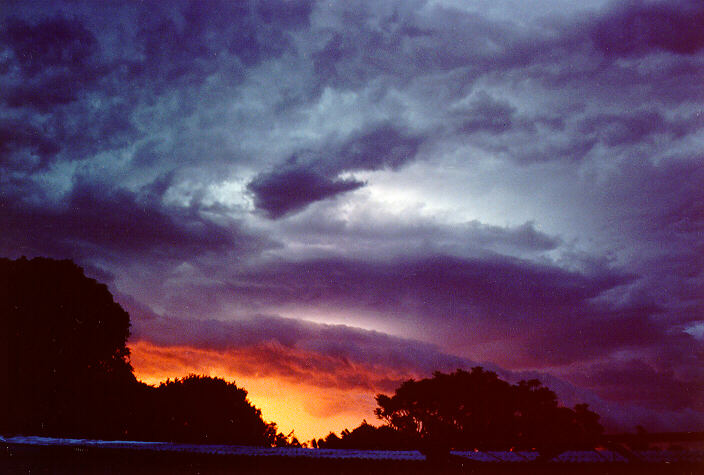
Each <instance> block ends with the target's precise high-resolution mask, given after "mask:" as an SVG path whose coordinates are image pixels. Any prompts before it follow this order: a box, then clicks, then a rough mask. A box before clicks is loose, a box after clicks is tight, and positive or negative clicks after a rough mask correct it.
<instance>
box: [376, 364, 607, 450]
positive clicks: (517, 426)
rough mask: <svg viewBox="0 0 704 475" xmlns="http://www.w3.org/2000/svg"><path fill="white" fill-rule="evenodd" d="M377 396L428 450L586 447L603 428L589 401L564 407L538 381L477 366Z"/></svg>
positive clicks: (388, 416)
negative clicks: (510, 378)
mask: <svg viewBox="0 0 704 475" xmlns="http://www.w3.org/2000/svg"><path fill="white" fill-rule="evenodd" d="M376 400H377V403H378V406H379V407H378V408H377V409H376V411H375V413H376V415H377V417H379V418H380V419H382V420H384V421H385V422H386V423H387V424H388V425H389V426H390V427H392V428H394V429H396V430H398V431H400V432H402V433H403V434H406V435H407V436H409V437H413V438H414V440H415V441H416V444H417V446H418V447H419V448H421V449H422V450H425V451H427V452H440V453H442V452H446V451H448V450H449V449H450V448H464V449H475V448H478V449H508V448H511V447H517V448H524V449H530V448H537V449H539V450H541V451H543V452H554V451H561V450H564V449H567V448H586V447H593V446H594V445H595V444H596V443H597V442H598V439H599V436H600V434H601V432H602V430H603V429H602V427H601V425H600V424H599V422H598V420H599V416H598V415H597V414H595V413H594V412H592V411H590V410H589V409H588V408H587V406H586V405H578V406H576V407H575V409H569V408H566V407H560V406H559V404H558V401H557V397H556V395H555V393H554V392H552V391H551V390H549V389H548V388H545V387H543V386H542V385H541V384H540V382H539V381H537V380H532V381H528V382H525V381H522V382H520V383H519V384H516V385H511V384H509V383H507V382H505V381H503V380H501V379H499V377H498V376H497V375H496V374H495V373H493V372H490V371H485V370H483V369H482V368H479V367H477V368H473V369H472V371H471V372H467V371H463V370H457V371H456V372H454V373H451V374H444V373H440V372H436V373H435V374H434V375H433V377H432V378H427V379H422V380H420V381H414V380H409V381H406V382H404V383H403V384H401V386H400V387H399V388H398V389H396V392H395V393H394V395H393V396H386V395H384V394H379V395H377V397H376Z"/></svg>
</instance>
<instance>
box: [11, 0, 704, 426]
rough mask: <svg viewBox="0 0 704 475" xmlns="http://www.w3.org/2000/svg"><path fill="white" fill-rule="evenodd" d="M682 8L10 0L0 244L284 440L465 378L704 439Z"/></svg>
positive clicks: (701, 31)
mask: <svg viewBox="0 0 704 475" xmlns="http://www.w3.org/2000/svg"><path fill="white" fill-rule="evenodd" d="M702 84H704V4H702V3H701V2H698V1H682V0H672V1H659V2H658V1H619V2H608V1H580V2H568V1H557V0H552V1H537V0H530V1H526V0H520V1H519V0H491V1H487V0H476V1H471V0H467V1H452V0H447V1H444V0H434V1H431V0H428V1H415V0H404V1H394V0H388V1H383V2H378V1H375V0H368V1H365V0H361V1H344V2H343V1H340V2H335V1H325V2H323V1H320V2H315V1H312V0H310V1H309V0H301V1H284V0H276V1H273V0H272V1H261V2H248V1H242V2H230V1H224V2H217V1H201V2H178V1H173V2H171V1H170V2H157V1H154V2H150V1H140V2H136V1H135V2H122V1H121V2H78V1H71V2H61V1H53V0H52V1H50V2H42V1H19V2H17V1H6V2H4V7H3V8H2V10H0V228H1V229H2V232H1V233H0V254H1V255H3V256H6V257H12V258H17V257H20V256H22V255H25V256H28V257H31V256H49V257H55V258H70V259H73V260H74V261H76V262H77V263H78V264H80V265H81V266H82V267H83V268H84V269H85V271H86V273H87V274H88V275H89V276H91V277H94V278H96V279H98V280H100V281H102V282H105V283H106V284H108V286H109V289H110V290H111V292H112V293H113V295H114V296H115V299H116V300H117V301H118V302H119V303H120V304H121V305H122V306H123V307H124V308H125V309H126V310H128V311H129V313H130V316H131V322H132V328H131V330H132V336H131V338H130V340H129V346H130V348H131V351H132V356H131V361H132V364H133V366H134V369H135V373H136V375H137V376H138V377H139V378H140V379H142V380H144V381H145V382H148V383H152V384H156V383H158V382H159V381H161V380H164V379H166V378H167V377H168V378H174V377H180V376H184V375H187V374H188V373H191V372H197V373H202V374H211V375H214V376H221V377H225V378H227V379H228V380H235V382H236V383H237V384H238V385H240V386H243V387H244V388H245V389H247V390H248V391H249V396H250V400H251V401H252V402H253V403H255V405H257V406H258V407H260V408H262V411H263V414H264V417H265V418H266V419H267V420H273V421H275V422H277V423H278V424H279V426H280V428H281V429H282V430H284V431H286V432H287V431H290V430H294V429H295V434H296V435H297V436H298V437H299V438H300V439H302V440H305V439H309V438H311V437H321V436H325V435H326V434H327V433H328V432H330V431H336V432H339V431H340V430H342V429H344V428H346V427H347V428H350V429H351V428H353V427H356V426H357V425H358V424H359V423H360V422H361V420H362V419H366V420H367V421H369V422H375V417H374V414H373V409H374V407H375V402H374V395H375V394H377V393H387V394H388V393H391V392H393V390H394V388H396V387H397V386H398V385H399V384H400V382H402V381H404V380H406V379H409V378H422V377H428V376H430V375H431V374H432V372H433V371H436V370H439V371H452V370H454V369H457V368H465V369H468V368H471V367H473V366H476V365H481V366H484V367H485V368H488V369H491V370H494V371H497V372H498V373H499V375H500V376H501V377H503V378H505V379H508V380H510V381H518V380H519V379H522V378H530V377H538V378H539V379H540V380H541V381H543V382H544V383H545V384H546V385H547V386H548V387H550V388H552V389H554V390H555V391H556V392H557V394H558V396H559V397H560V399H561V400H562V401H563V402H564V403H565V404H567V405H573V404H575V403H579V402H588V403H589V404H590V407H592V408H593V409H594V410H595V411H596V412H598V413H599V414H600V415H601V416H602V422H603V423H604V424H605V426H606V427H607V430H609V431H621V430H628V431H633V430H634V429H635V427H636V425H639V424H640V425H642V426H644V427H645V428H646V429H648V430H650V431H656V430H704V364H703V363H704V361H703V360H704V167H703V166H702V165H704V115H703V108H704V88H703V87H702Z"/></svg>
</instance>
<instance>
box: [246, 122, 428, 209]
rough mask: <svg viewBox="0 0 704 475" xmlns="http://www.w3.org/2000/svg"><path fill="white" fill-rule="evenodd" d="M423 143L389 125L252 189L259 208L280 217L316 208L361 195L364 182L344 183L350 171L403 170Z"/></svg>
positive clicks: (270, 175)
mask: <svg viewBox="0 0 704 475" xmlns="http://www.w3.org/2000/svg"><path fill="white" fill-rule="evenodd" d="M421 144H422V138H421V137H419V136H415V135H412V134H410V133H405V132H402V131H400V130H399V129H398V128H397V127H393V126H391V125H389V124H380V125H378V126H376V127H373V128H371V130H363V131H359V132H357V133H355V134H353V135H352V137H350V138H348V139H347V140H346V141H344V143H342V144H339V145H327V146H326V147H325V149H323V150H319V151H306V152H303V153H301V154H300V156H298V155H294V156H292V157H291V158H289V159H288V161H286V162H285V163H284V164H283V165H280V166H279V167H278V168H277V169H275V170H273V171H271V172H265V173H262V174H260V175H258V176H256V177H255V178H254V179H253V180H252V181H251V182H250V183H249V185H248V189H249V191H250V192H251V193H252V194H253V195H254V204H255V206H256V207H257V208H258V209H261V210H263V211H265V212H266V214H267V215H268V216H269V217H270V218H274V219H276V218H280V217H282V216H284V215H286V214H289V213H292V212H296V211H299V210H301V209H303V208H305V207H306V206H308V205H309V204H311V203H314V202H316V201H320V200H323V199H326V198H330V197H333V196H335V195H338V194H341V193H345V192H348V191H352V190H356V189H358V188H360V187H362V186H364V183H362V182H360V181H358V180H354V179H342V178H338V175H339V174H340V173H342V172H346V171H358V170H381V169H397V168H399V167H401V166H402V165H403V164H404V163H406V162H408V161H410V160H412V159H413V158H415V156H416V154H417V153H418V149H419V148H420V146H421Z"/></svg>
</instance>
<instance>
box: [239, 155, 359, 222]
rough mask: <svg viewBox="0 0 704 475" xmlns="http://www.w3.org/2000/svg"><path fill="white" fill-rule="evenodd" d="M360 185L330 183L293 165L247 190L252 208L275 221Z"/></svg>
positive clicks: (329, 179)
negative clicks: (254, 207)
mask: <svg viewBox="0 0 704 475" xmlns="http://www.w3.org/2000/svg"><path fill="white" fill-rule="evenodd" d="M363 185H364V183H362V182H359V181H356V180H343V179H334V178H333V179H331V178H328V177H326V176H323V175H321V174H319V173H316V172H315V171H311V170H308V169H307V168H306V167H299V166H296V165H295V164H292V165H290V166H284V167H282V168H279V169H277V170H276V171H274V172H271V173H268V174H265V175H260V176H258V177H256V178H255V179H254V180H252V181H251V182H250V183H249V185H248V188H249V190H250V191H251V192H252V193H253V194H254V205H255V206H256V207H257V208H258V209H261V210H264V211H265V212H266V213H267V215H268V216H269V217H270V218H274V219H276V218H280V217H282V216H284V215H286V214H288V213H291V212H295V211H298V210H301V209H303V208H305V207H306V206H308V205H309V204H310V203H313V202H315V201H319V200H323V199H326V198H330V197H332V196H335V195H338V194H340V193H345V192H347V191H352V190H356V189H357V188H359V187H361V186H363Z"/></svg>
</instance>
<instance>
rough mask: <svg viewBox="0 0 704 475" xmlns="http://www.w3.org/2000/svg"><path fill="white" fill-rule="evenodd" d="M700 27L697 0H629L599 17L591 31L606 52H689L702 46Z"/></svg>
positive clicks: (703, 13) (702, 11)
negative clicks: (654, 0) (652, 0)
mask: <svg viewBox="0 0 704 475" xmlns="http://www.w3.org/2000/svg"><path fill="white" fill-rule="evenodd" d="M703 30H704V8H702V6H701V4H699V3H698V2H688V1H675V2H636V1H629V2H624V3H622V4H618V5H617V6H616V7H615V8H614V9H613V10H611V11H608V12H607V13H605V14H604V15H603V16H601V17H600V18H598V19H597V21H596V22H595V24H594V25H593V26H592V31H591V35H592V38H593V41H594V42H595V44H596V46H597V47H598V48H599V49H600V50H601V51H602V52H603V53H604V54H605V55H608V56H616V57H618V56H642V55H645V54H649V53H651V52H654V51H665V52H670V53H675V54H682V55H692V54H695V53H697V52H698V51H700V50H701V49H702V48H704V33H702V31H703Z"/></svg>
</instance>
